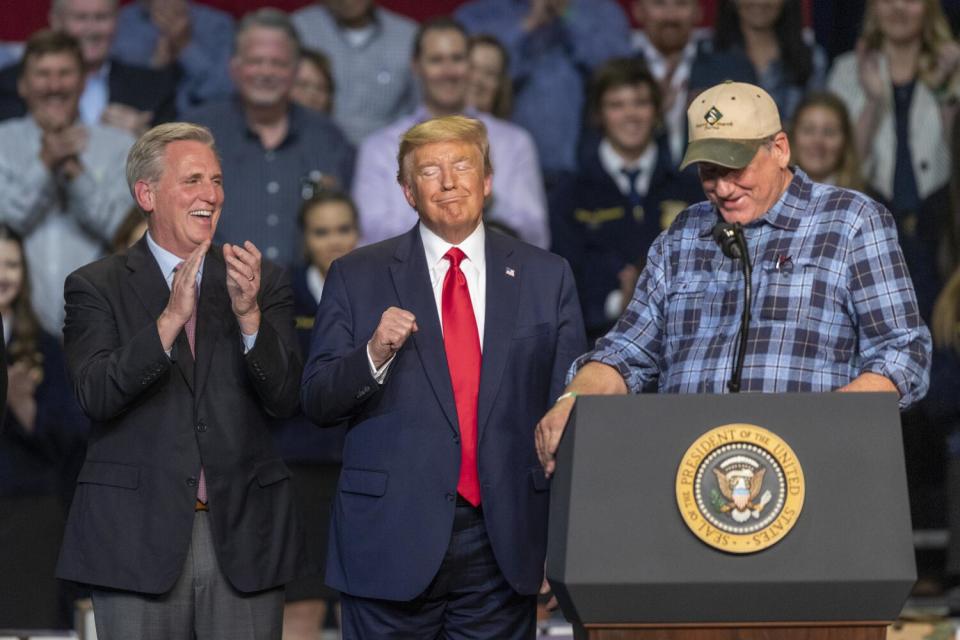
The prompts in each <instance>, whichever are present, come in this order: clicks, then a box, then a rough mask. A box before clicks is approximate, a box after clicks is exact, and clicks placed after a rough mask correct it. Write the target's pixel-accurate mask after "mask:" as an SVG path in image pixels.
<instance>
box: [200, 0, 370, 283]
mask: <svg viewBox="0 0 960 640" xmlns="http://www.w3.org/2000/svg"><path fill="white" fill-rule="evenodd" d="M236 37H237V43H236V51H235V53H234V55H233V58H232V59H231V60H230V73H231V76H232V77H233V82H234V84H235V85H236V87H237V93H236V96H235V97H233V98H229V99H226V100H221V101H218V102H211V103H208V104H206V105H204V106H203V107H200V108H199V109H197V110H196V111H194V112H192V113H190V114H187V116H186V120H188V121H190V122H195V123H197V124H202V125H204V126H206V127H208V128H209V129H210V130H211V131H212V132H213V135H214V137H215V138H216V140H217V148H218V149H219V152H220V158H221V160H222V166H223V174H224V175H225V176H228V179H227V180H225V181H224V193H225V197H226V201H227V202H228V203H230V204H229V205H227V206H229V207H230V211H231V214H230V215H229V216H224V217H223V218H222V219H221V220H220V224H219V225H218V226H217V232H216V239H217V241H218V242H230V243H239V244H242V243H243V242H244V241H245V240H250V241H251V242H253V243H254V244H255V245H257V247H258V248H259V249H260V251H262V252H263V255H265V256H266V257H267V258H269V259H270V260H273V261H275V262H279V263H281V264H284V265H287V266H292V265H293V264H295V263H296V262H297V260H298V257H299V252H300V234H299V231H298V229H297V211H299V210H300V205H301V203H302V201H303V198H302V195H301V192H302V190H303V186H304V184H305V183H309V182H317V181H322V182H323V183H324V184H326V185H327V186H335V187H339V188H342V189H346V188H348V187H349V186H350V177H351V174H352V172H353V160H354V153H353V148H352V147H351V146H350V143H349V142H348V141H347V139H346V138H345V137H344V135H343V133H342V132H341V131H340V129H338V128H337V127H336V125H334V124H333V122H332V121H331V120H330V118H328V117H327V116H325V115H324V114H322V113H318V112H316V111H313V110H310V109H305V108H304V107H301V106H300V105H298V104H296V103H294V102H293V101H292V99H291V92H292V90H293V82H294V77H295V75H296V70H297V62H298V58H299V55H300V41H299V40H298V38H297V32H296V31H295V30H294V28H293V24H292V23H291V22H290V18H289V17H287V15H286V14H285V13H283V12H282V11H278V10H276V9H260V10H258V11H255V12H253V13H249V14H247V15H246V16H244V17H243V19H242V20H241V21H240V24H239V26H238V27H237V36H236Z"/></svg>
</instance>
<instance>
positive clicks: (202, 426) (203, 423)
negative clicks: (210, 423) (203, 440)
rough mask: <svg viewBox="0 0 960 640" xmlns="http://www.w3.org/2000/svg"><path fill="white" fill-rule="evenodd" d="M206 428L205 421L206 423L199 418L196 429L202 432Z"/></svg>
mask: <svg viewBox="0 0 960 640" xmlns="http://www.w3.org/2000/svg"><path fill="white" fill-rule="evenodd" d="M206 430H207V423H206V422H204V421H203V420H201V421H200V422H198V423H197V431H199V432H200V433H203V432H204V431H206Z"/></svg>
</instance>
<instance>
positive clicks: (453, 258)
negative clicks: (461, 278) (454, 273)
mask: <svg viewBox="0 0 960 640" xmlns="http://www.w3.org/2000/svg"><path fill="white" fill-rule="evenodd" d="M466 257H467V254H465V253H464V252H463V251H461V250H460V249H458V248H457V247H450V250H449V251H447V252H446V253H445V254H443V258H444V260H449V261H450V268H451V269H459V268H460V263H461V262H463V259H464V258H466Z"/></svg>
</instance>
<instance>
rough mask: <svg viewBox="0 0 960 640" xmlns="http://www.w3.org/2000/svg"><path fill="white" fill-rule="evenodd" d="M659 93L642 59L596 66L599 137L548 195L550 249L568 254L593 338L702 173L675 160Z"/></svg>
mask: <svg viewBox="0 0 960 640" xmlns="http://www.w3.org/2000/svg"><path fill="white" fill-rule="evenodd" d="M660 107H661V96H660V88H659V86H658V84H657V81H656V80H654V78H653V76H651V75H650V72H649V71H647V69H646V66H645V65H644V64H643V62H642V61H640V60H637V59H636V58H615V59H613V60H611V61H609V62H607V63H606V64H604V65H603V66H601V67H600V68H599V69H597V71H596V72H595V73H594V76H593V82H592V85H591V89H590V108H591V111H592V114H593V116H594V119H595V120H596V121H597V124H598V125H599V127H600V130H601V132H602V136H603V137H602V138H601V139H600V142H599V144H598V145H596V146H595V147H594V149H593V152H592V153H591V154H590V156H589V157H588V158H586V160H585V161H584V166H583V167H581V169H580V171H579V172H577V173H576V174H575V175H573V176H571V178H570V179H567V180H564V181H563V182H562V183H561V184H560V185H559V186H558V188H557V189H556V190H555V191H554V193H553V194H552V195H551V198H550V217H551V222H552V223H553V224H552V226H553V238H554V240H553V246H552V250H553V251H554V252H556V253H558V254H560V255H562V256H564V257H565V258H567V260H569V261H570V266H571V268H572V269H573V275H574V277H575V278H576V281H577V291H578V293H579V295H580V305H581V307H582V308H583V317H584V322H585V324H586V327H587V335H588V338H591V339H594V338H597V337H599V336H600V335H602V334H604V333H605V332H606V331H607V329H609V328H610V327H611V326H612V325H613V323H614V321H615V320H616V319H617V318H618V317H619V316H620V314H621V313H622V312H623V309H624V307H625V306H626V304H627V302H629V301H630V297H631V295H632V293H633V286H634V285H635V284H636V281H637V276H638V275H639V273H640V269H641V268H642V266H643V262H644V257H645V256H646V253H647V250H648V249H649V248H650V245H651V243H652V242H653V240H654V239H655V238H656V237H657V236H658V235H659V234H660V232H661V231H662V230H664V229H666V228H667V227H668V226H670V223H671V222H673V218H674V217H675V216H676V215H677V214H678V213H680V211H682V210H683V209H684V208H686V207H687V205H689V204H691V203H693V202H697V201H699V200H702V199H703V190H702V189H701V188H700V183H699V181H698V180H697V179H696V178H695V177H694V176H693V175H692V174H690V173H683V174H680V173H678V172H677V170H676V169H675V167H674V163H673V160H672V158H671V156H670V150H669V147H668V146H667V144H666V141H665V140H662V139H661V140H659V141H658V140H657V138H656V134H657V132H658V130H659V129H660V123H661V118H660Z"/></svg>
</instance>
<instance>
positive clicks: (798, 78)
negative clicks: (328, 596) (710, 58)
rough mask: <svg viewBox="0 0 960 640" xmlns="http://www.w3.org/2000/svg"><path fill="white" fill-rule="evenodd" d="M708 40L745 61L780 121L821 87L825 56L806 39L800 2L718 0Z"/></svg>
mask: <svg viewBox="0 0 960 640" xmlns="http://www.w3.org/2000/svg"><path fill="white" fill-rule="evenodd" d="M713 42H714V47H715V48H716V50H717V51H730V50H734V51H737V52H738V53H741V54H742V55H745V56H746V57H747V59H749V60H750V63H751V64H752V65H753V69H754V71H755V72H756V77H757V84H758V85H759V86H761V87H763V88H764V89H766V91H767V93H769V94H770V96H771V97H772V98H773V99H774V101H775V102H776V103H777V108H778V109H779V110H780V117H781V118H783V121H784V122H789V121H790V119H791V118H792V117H793V112H794V110H795V109H796V108H797V104H799V103H800V100H802V99H803V96H804V94H806V93H807V92H808V91H817V90H819V89H821V88H823V84H824V81H825V80H826V76H827V56H826V54H825V53H824V52H823V49H821V48H820V47H819V46H818V45H817V44H815V43H814V42H813V40H812V38H807V37H805V34H804V31H803V7H802V5H801V0H720V1H719V3H718V5H717V22H716V24H715V25H714V36H713Z"/></svg>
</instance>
